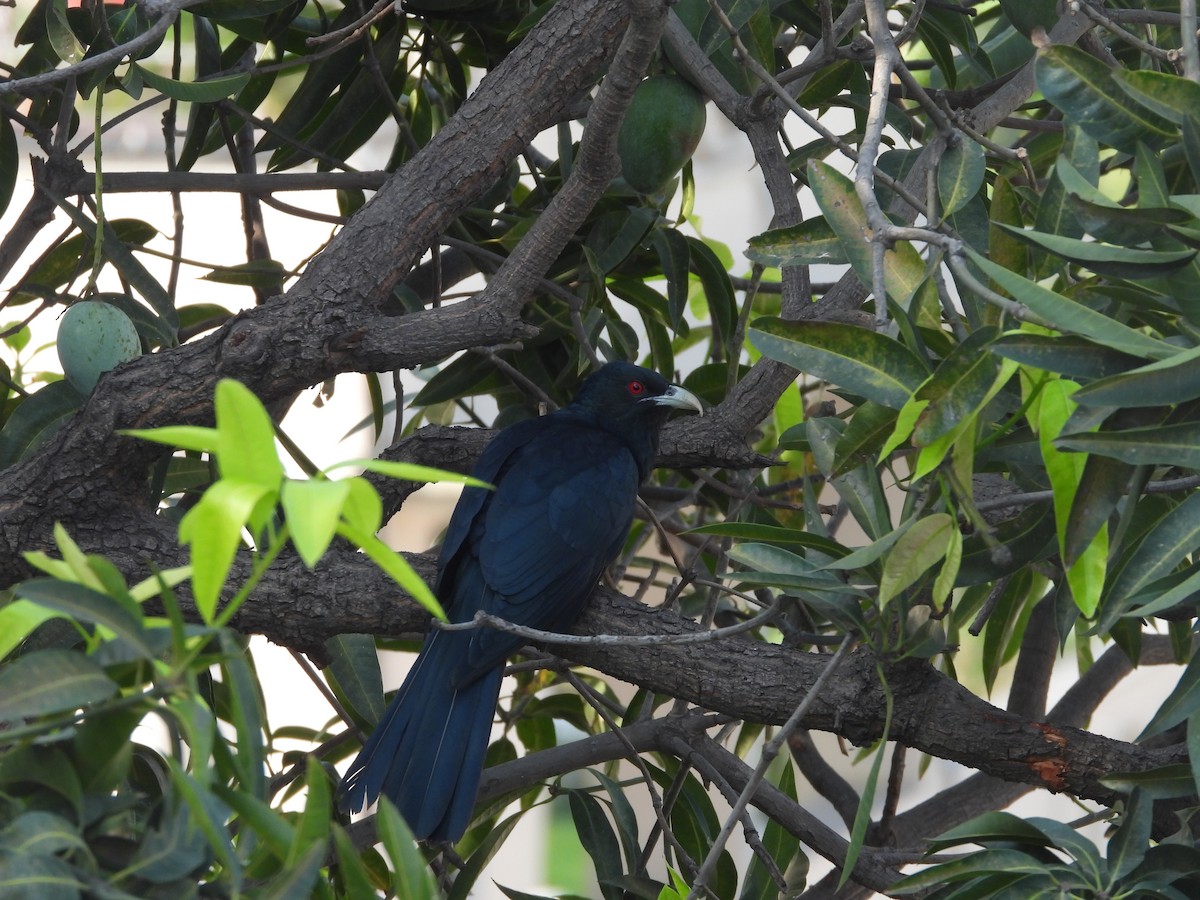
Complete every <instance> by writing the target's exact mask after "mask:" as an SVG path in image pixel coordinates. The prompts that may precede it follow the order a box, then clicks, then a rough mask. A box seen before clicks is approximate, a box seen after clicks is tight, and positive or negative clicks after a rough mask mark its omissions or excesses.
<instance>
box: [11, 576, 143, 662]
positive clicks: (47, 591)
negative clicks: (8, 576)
mask: <svg viewBox="0 0 1200 900" xmlns="http://www.w3.org/2000/svg"><path fill="white" fill-rule="evenodd" d="M14 590H15V593H16V594H17V596H18V597H24V598H25V599H26V600H32V601H33V602H34V603H38V604H41V605H42V606H44V607H46V608H47V609H52V610H55V611H56V612H60V613H62V614H64V615H66V616H69V617H71V618H73V619H77V620H79V621H80V622H90V623H91V624H93V625H100V626H101V627H103V628H107V629H108V630H109V631H111V632H112V633H113V634H115V635H116V636H117V637H119V638H121V639H122V640H124V641H126V642H127V643H128V644H129V645H130V646H131V647H133V648H134V649H135V650H136V651H137V652H138V654H140V655H141V656H142V657H143V658H144V659H154V658H155V653H154V651H153V650H152V649H151V648H150V645H149V644H148V643H147V642H146V629H145V625H144V623H143V622H142V621H141V620H140V619H139V618H138V617H136V616H134V615H133V614H131V613H130V612H129V610H127V609H125V607H123V606H122V605H121V604H120V603H119V602H118V601H116V600H114V599H113V598H112V597H109V596H108V595H106V594H102V593H100V592H99V591H96V590H93V589H92V588H90V587H87V586H86V585H82V584H74V583H72V582H69V581H58V580H56V579H54V578H33V579H30V580H29V581H24V582H22V583H21V584H19V585H17V587H16V588H15V589H14Z"/></svg>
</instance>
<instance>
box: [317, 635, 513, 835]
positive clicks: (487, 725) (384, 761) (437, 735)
mask: <svg viewBox="0 0 1200 900" xmlns="http://www.w3.org/2000/svg"><path fill="white" fill-rule="evenodd" d="M464 636H465V635H464ZM457 637H458V635H457V634H456V633H452V632H436V633H434V634H431V635H430V637H429V638H428V640H427V641H426V644H425V647H424V648H423V649H422V651H421V655H420V656H419V657H418V658H417V662H416V664H415V665H414V666H413V669H412V671H411V672H410V673H409V675H408V677H407V678H406V679H405V681H404V684H403V685H402V686H401V688H400V690H399V691H398V692H397V693H396V697H395V698H394V699H393V700H392V703H391V705H390V706H389V707H388V709H387V712H385V713H384V716H383V718H382V719H381V720H380V723H379V725H378V726H376V728H375V731H374V733H372V735H371V737H370V738H369V739H368V740H367V742H366V744H364V745H363V749H362V752H360V753H359V755H358V758H357V759H355V761H354V763H353V765H351V767H350V769H349V771H348V772H347V774H346V778H345V780H344V781H343V782H342V788H341V792H340V797H339V805H340V806H341V808H342V809H344V810H358V809H362V808H363V807H365V806H367V805H369V804H370V803H373V802H374V801H375V800H376V799H378V797H379V795H380V794H381V793H382V794H384V795H385V796H387V797H388V798H389V799H391V801H392V802H393V803H395V804H396V807H397V809H399V810H400V813H401V815H403V816H404V818H405V820H406V821H407V822H408V825H409V828H411V829H412V832H413V834H414V835H415V836H416V837H418V838H429V839H433V840H457V839H458V838H459V837H461V836H462V833H463V831H465V830H466V827H467V824H468V823H469V822H470V819H471V810H472V809H473V808H474V805H475V794H476V791H477V790H478V787H479V777H480V774H481V772H482V769H483V757H484V754H485V753H486V752H487V746H488V737H489V736H490V734H491V728H492V719H493V717H494V714H495V709H496V700H497V697H498V696H499V694H500V682H501V680H502V678H503V674H504V670H503V668H497V669H496V670H495V671H493V672H489V673H487V674H485V675H483V677H481V678H478V679H476V680H475V681H472V682H471V683H469V684H465V685H459V686H457V687H454V686H452V685H453V684H454V681H455V679H454V677H453V672H454V670H455V669H456V668H457V667H459V666H460V665H461V664H462V659H463V656H464V654H465V647H464V646H459V644H460V641H458V640H454V639H453V638H457ZM448 638H449V640H448Z"/></svg>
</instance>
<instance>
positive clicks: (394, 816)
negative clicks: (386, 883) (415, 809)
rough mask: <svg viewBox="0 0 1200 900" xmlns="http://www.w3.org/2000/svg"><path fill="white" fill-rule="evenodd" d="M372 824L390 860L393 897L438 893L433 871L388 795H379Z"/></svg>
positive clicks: (413, 899)
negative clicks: (392, 875)
mask: <svg viewBox="0 0 1200 900" xmlns="http://www.w3.org/2000/svg"><path fill="white" fill-rule="evenodd" d="M375 823H376V827H377V828H378V829H379V840H380V841H381V842H382V843H383V849H384V850H386V851H387V855H388V858H389V859H390V860H391V861H392V871H393V872H394V873H395V881H394V883H393V887H394V888H395V890H396V900H430V898H432V897H436V896H438V891H437V886H436V885H435V884H434V881H433V873H432V872H430V870H429V866H428V865H427V864H426V862H425V857H424V856H422V855H421V851H420V850H418V849H417V845H416V841H415V839H414V838H413V835H412V832H411V831H410V830H409V828H408V823H407V822H405V821H404V818H403V816H401V815H400V813H399V812H397V810H396V807H395V805H393V803H392V801H391V800H389V799H388V798H387V797H380V798H379V808H378V809H377V810H376V812H375Z"/></svg>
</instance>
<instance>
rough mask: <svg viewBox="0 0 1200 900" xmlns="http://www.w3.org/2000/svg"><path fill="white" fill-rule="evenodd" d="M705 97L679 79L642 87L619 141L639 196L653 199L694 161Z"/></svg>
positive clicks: (654, 79) (624, 168)
mask: <svg viewBox="0 0 1200 900" xmlns="http://www.w3.org/2000/svg"><path fill="white" fill-rule="evenodd" d="M704 122H705V112H704V97H703V95H701V94H700V93H699V92H698V91H697V90H696V89H695V88H694V87H692V86H691V85H690V84H688V83H687V82H686V81H684V80H683V79H682V78H679V77H678V76H675V75H654V76H651V77H650V78H647V79H646V80H645V81H643V82H642V83H641V84H639V85H638V87H637V90H636V91H635V92H634V95H633V101H632V102H631V103H630V104H629V110H628V111H627V112H626V113H625V121H624V122H623V123H622V124H621V133H620V134H619V135H617V153H618V155H619V156H620V157H621V174H622V175H623V176H624V177H625V181H626V182H627V183H628V184H629V186H630V187H631V188H633V189H634V190H635V191H639V192H641V193H643V194H653V193H655V192H656V191H658V190H661V189H662V188H663V187H665V186H666V184H667V182H669V181H670V180H671V179H672V178H674V177H675V176H676V175H677V174H678V173H679V170H680V169H682V168H683V164H684V163H686V162H687V161H688V160H689V159H691V158H692V153H693V152H695V150H696V146H697V145H698V144H699V143H700V138H701V136H702V135H703V134H704Z"/></svg>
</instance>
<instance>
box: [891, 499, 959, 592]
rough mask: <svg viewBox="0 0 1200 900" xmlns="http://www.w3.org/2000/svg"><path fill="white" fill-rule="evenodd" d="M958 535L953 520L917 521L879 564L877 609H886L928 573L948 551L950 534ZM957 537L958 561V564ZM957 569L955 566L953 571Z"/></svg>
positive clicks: (930, 518)
mask: <svg viewBox="0 0 1200 900" xmlns="http://www.w3.org/2000/svg"><path fill="white" fill-rule="evenodd" d="M957 531H958V526H957V525H956V524H955V522H954V517H953V516H950V515H948V514H946V513H934V514H933V515H929V516H926V517H925V518H923V519H918V520H917V521H916V522H915V523H914V524H913V526H912V527H911V528H909V529H908V531H907V533H905V535H904V536H903V537H902V538H901V539H900V540H899V541H897V542H896V546H895V547H893V548H892V550H891V552H890V553H888V555H887V558H886V559H884V561H883V577H882V578H881V579H880V580H879V605H880V606H881V607H883V606H887V604H889V603H890V602H891V601H892V600H893V599H895V598H896V597H897V596H898V595H899V594H900V592H901V591H903V590H904V589H905V588H908V587H911V586H912V585H913V584H914V583H915V582H916V581H917V579H919V578H920V577H921V576H922V575H924V574H925V573H926V572H928V571H929V570H930V569H932V568H933V567H934V566H935V565H937V563H938V562H939V561H941V559H942V558H943V557H944V556H945V555H946V553H947V551H949V549H950V546H951V543H952V541H953V537H952V533H954V532H957ZM961 546H962V543H961V535H960V537H959V547H960V552H959V559H960V561H961V557H962V554H961ZM955 568H956V569H957V566H956V567H955Z"/></svg>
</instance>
